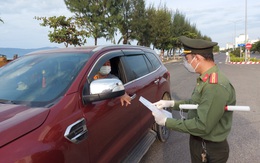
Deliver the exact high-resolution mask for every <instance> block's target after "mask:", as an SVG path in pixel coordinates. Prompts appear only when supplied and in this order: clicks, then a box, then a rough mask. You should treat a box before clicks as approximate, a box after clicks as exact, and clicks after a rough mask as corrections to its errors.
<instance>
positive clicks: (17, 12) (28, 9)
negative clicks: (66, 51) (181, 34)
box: [0, 0, 260, 48]
mask: <svg viewBox="0 0 260 163" xmlns="http://www.w3.org/2000/svg"><path fill="white" fill-rule="evenodd" d="M160 3H161V6H163V5H164V4H166V6H167V7H168V8H169V9H171V10H173V11H175V10H176V9H178V10H179V11H180V12H181V13H183V14H185V15H186V18H187V19H188V20H189V21H190V23H191V24H195V25H196V27H197V29H198V30H199V31H201V33H202V34H203V35H207V36H209V37H211V38H212V40H213V41H217V42H219V45H220V46H221V47H224V46H225V44H226V43H227V42H233V40H234V33H236V34H237V35H239V34H244V33H245V0H236V1H226V0H218V1H209V0H200V1H195V0H185V1H183V0H160V1H159V0H146V5H147V6H148V5H149V4H154V6H155V7H158V5H159V4H160ZM259 8H260V1H254V2H252V1H248V3H247V19H248V21H247V27H248V30H247V31H248V35H249V38H250V39H257V38H259V37H260V36H259V34H260V31H259V26H260V19H259V17H260V12H259V11H258V10H259ZM60 15H64V16H67V17H69V16H72V15H73V14H72V13H70V12H69V11H68V9H67V8H66V5H65V3H64V0H5V1H2V2H1V5H0V18H1V19H2V20H4V24H2V23H0V47H15V48H39V47H46V46H58V47H64V45H63V44H60V45H59V44H55V43H50V41H49V39H48V31H49V30H50V29H49V28H48V27H42V26H40V25H39V24H40V21H38V20H35V19H34V17H35V16H40V17H42V16H46V17H50V16H60ZM238 20H239V21H238ZM235 21H236V22H235ZM235 27H236V29H235ZM235 31H236V32H235ZM98 41H99V42H98V44H108V43H110V42H108V43H107V42H105V41H104V40H102V39H99V40H98ZM88 44H89V45H90V44H91V45H93V44H94V41H93V39H91V38H90V39H88Z"/></svg>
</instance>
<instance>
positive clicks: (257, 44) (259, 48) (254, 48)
mask: <svg viewBox="0 0 260 163" xmlns="http://www.w3.org/2000/svg"><path fill="white" fill-rule="evenodd" d="M251 51H258V52H260V41H257V42H255V43H254V44H253V45H252V49H251Z"/></svg>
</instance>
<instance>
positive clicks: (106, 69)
mask: <svg viewBox="0 0 260 163" xmlns="http://www.w3.org/2000/svg"><path fill="white" fill-rule="evenodd" d="M110 72H111V63H110V61H109V60H108V61H106V62H105V63H104V64H103V66H102V67H101V68H100V70H99V72H98V73H97V74H96V75H95V76H94V80H96V79H104V78H118V77H117V76H115V75H113V74H111V73H110ZM120 101H121V105H122V106H123V105H124V104H125V105H126V106H127V105H128V104H131V97H130V96H129V95H128V94H127V93H125V94H124V95H122V96H121V97H120Z"/></svg>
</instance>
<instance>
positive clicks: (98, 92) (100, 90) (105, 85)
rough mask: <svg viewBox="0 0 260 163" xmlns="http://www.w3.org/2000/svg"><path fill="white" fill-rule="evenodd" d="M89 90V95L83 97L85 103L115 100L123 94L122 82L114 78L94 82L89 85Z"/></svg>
mask: <svg viewBox="0 0 260 163" xmlns="http://www.w3.org/2000/svg"><path fill="white" fill-rule="evenodd" d="M89 90H90V94H89V95H83V100H84V102H85V103H88V102H94V101H101V100H106V99H109V98H115V97H119V96H122V95H124V94H125V87H124V85H123V83H122V81H121V80H119V79H114V78H109V79H97V80H94V81H92V82H91V83H90V87H89Z"/></svg>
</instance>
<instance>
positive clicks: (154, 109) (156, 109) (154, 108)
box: [139, 96, 172, 118]
mask: <svg viewBox="0 0 260 163" xmlns="http://www.w3.org/2000/svg"><path fill="white" fill-rule="evenodd" d="M139 101H140V102H141V103H142V104H144V106H146V107H147V108H148V109H149V110H151V111H152V112H161V113H163V114H164V115H166V117H168V118H172V113H170V112H169V111H167V110H163V109H158V108H157V107H156V106H154V105H153V104H152V103H151V102H150V101H148V100H146V99H145V98H143V97H142V96H141V97H140V98H139Z"/></svg>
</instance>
